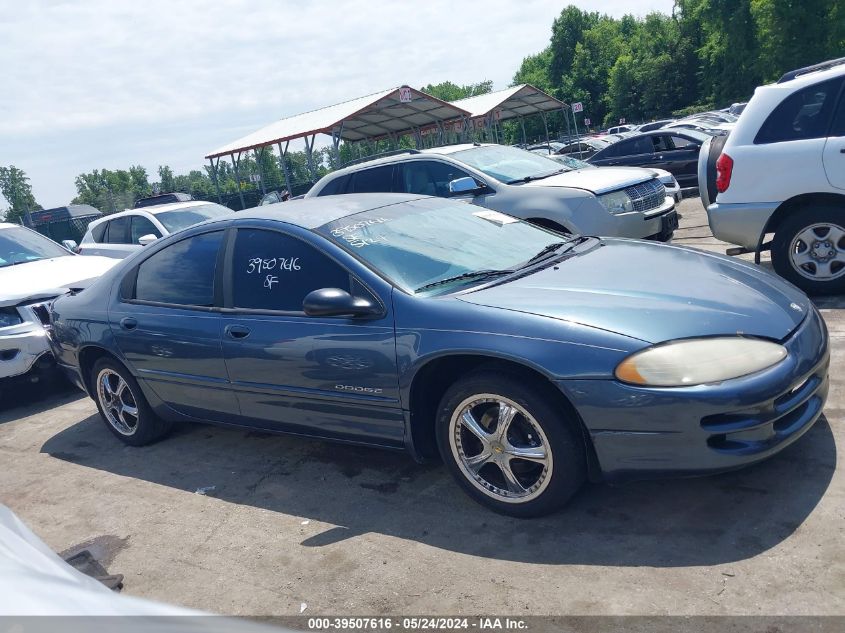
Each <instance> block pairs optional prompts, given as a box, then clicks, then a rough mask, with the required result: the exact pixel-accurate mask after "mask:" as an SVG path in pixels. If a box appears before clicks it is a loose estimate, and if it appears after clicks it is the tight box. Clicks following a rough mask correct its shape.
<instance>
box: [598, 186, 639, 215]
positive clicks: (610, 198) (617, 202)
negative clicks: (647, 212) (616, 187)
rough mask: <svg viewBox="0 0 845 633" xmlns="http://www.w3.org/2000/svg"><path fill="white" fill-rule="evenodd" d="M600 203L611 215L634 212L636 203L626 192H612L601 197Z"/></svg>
mask: <svg viewBox="0 0 845 633" xmlns="http://www.w3.org/2000/svg"><path fill="white" fill-rule="evenodd" d="M599 202H601V203H602V206H604V208H605V209H607V210H608V211H609V212H610V213H614V214H616V213H628V212H629V211H633V210H634V203H633V202H632V201H631V197H630V196H629V195H628V194H627V193H625V192H624V191H611V192H610V193H606V194H604V195H602V196H599Z"/></svg>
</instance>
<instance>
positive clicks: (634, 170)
mask: <svg viewBox="0 0 845 633" xmlns="http://www.w3.org/2000/svg"><path fill="white" fill-rule="evenodd" d="M652 178H654V174H653V173H652V172H650V171H649V170H647V169H643V168H642V167H600V168H599V169H574V170H572V171H567V172H564V173H562V174H555V175H554V176H549V177H548V178H543V179H542V180H532V181H530V182H527V183H525V185H523V186H525V187H573V188H576V189H585V190H587V191H591V192H592V193H595V194H600V193H606V192H608V191H615V190H617V189H624V188H625V187H630V186H631V185H636V184H639V183H641V182H645V181H647V180H651V179H652Z"/></svg>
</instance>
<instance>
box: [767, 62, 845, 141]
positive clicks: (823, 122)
mask: <svg viewBox="0 0 845 633" xmlns="http://www.w3.org/2000/svg"><path fill="white" fill-rule="evenodd" d="M842 81H843V80H842V78H841V77H837V78H836V79H830V80H828V81H823V82H821V83H818V84H813V85H812V86H807V87H806V88H802V89H801V90H799V91H797V92H795V93H793V94H791V95H789V96H788V97H786V98H785V99H784V100H783V101H781V102H780V104H779V105H778V106H777V107H776V108H775V109H774V110H772V113H771V114H770V115H769V117H768V118H767V119H766V121H765V122H764V123H763V125H762V126H761V127H760V131H759V132H757V137H756V138H755V139H754V143H755V144H756V145H761V144H765V143H781V142H784V141H799V140H806V139H813V138H824V137H825V136H827V133H828V130H829V128H830V119H831V115H832V114H833V109H834V107H835V104H836V100H837V98H838V96H839V92H840V89H841V88H842Z"/></svg>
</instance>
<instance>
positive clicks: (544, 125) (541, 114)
mask: <svg viewBox="0 0 845 633" xmlns="http://www.w3.org/2000/svg"><path fill="white" fill-rule="evenodd" d="M540 116H541V117H542V118H543V129H544V130H545V131H546V145H549V124H548V122H547V121H546V113H545V112H540ZM549 153H550V154H551V153H552V146H551V145H549Z"/></svg>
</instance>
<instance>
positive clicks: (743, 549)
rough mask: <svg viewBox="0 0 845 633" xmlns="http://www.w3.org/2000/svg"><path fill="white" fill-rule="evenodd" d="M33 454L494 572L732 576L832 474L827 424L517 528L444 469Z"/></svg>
mask: <svg viewBox="0 0 845 633" xmlns="http://www.w3.org/2000/svg"><path fill="white" fill-rule="evenodd" d="M41 452H42V453H47V454H49V455H51V456H52V457H54V458H56V459H62V460H65V461H66V462H70V463H73V464H77V465H79V466H83V467H87V468H93V469H97V470H101V471H108V472H110V473H115V474H118V475H122V476H125V477H132V478H135V479H139V480H143V481H148V482H153V483H156V484H159V485H162V486H168V487H170V488H174V489H176V490H181V491H184V492H185V493H190V494H194V493H195V492H197V491H198V490H200V489H205V490H204V493H205V494H207V495H209V496H213V497H217V498H219V499H221V500H224V501H227V502H230V503H235V504H242V505H247V506H253V507H256V508H262V509H266V510H269V511H272V512H279V513H284V514H287V515H292V516H296V517H304V518H307V519H310V520H312V521H320V522H324V523H328V524H331V525H332V526H336V527H331V528H329V529H328V530H326V531H324V532H322V533H321V534H318V535H316V536H312V537H310V538H308V539H306V540H304V541H303V542H302V545H303V546H306V547H321V546H325V545H329V544H332V543H336V542H339V541H342V540H345V539H349V538H354V537H356V536H358V535H360V534H364V533H368V532H374V533H380V534H386V535H389V536H395V537H397V538H401V539H408V540H412V541H417V542H420V543H424V544H426V545H430V546H432V547H438V548H442V549H445V550H451V551H454V552H458V553H462V554H468V555H472V556H481V557H489V558H495V559H502V560H510V561H520V562H530V563H543V564H578V565H617V566H643V565H645V566H653V567H676V566H688V565H708V566H709V565H716V564H722V563H730V562H733V561H738V560H743V559H746V558H750V557H753V556H756V555H758V554H761V553H763V552H765V551H766V550H768V549H770V548H772V547H774V546H776V545H777V544H778V543H780V542H781V541H783V540H784V539H785V538H787V537H788V536H789V535H790V534H792V533H793V532H794V531H795V530H796V529H797V528H798V526H800V525H801V523H802V522H803V521H804V520H805V519H806V518H807V517H808V516H809V515H810V513H811V512H812V510H813V508H814V507H815V506H816V505H817V503H818V502H819V500H820V499H821V498H822V496H823V495H824V493H825V490H826V489H827V487H828V485H829V483H830V481H831V478H832V476H833V472H834V469H835V467H836V447H835V443H834V439H833V436H832V433H831V429H830V426H829V425H828V422H827V420H826V419H825V418H824V417H822V418H821V419H820V420H819V421H818V422H817V423H816V425H815V427H814V428H813V429H811V430H810V431H809V432H808V433H807V434H806V435H805V436H804V437H803V438H801V439H800V440H799V441H798V442H796V443H795V444H794V445H792V446H790V447H789V448H787V449H786V450H785V451H783V452H782V453H781V454H779V455H777V456H775V457H774V458H772V459H770V460H768V461H766V462H763V463H761V464H758V465H756V466H753V467H750V468H747V469H744V470H740V471H735V472H732V473H726V474H722V475H717V476H713V477H707V478H698V479H683V480H663V481H650V482H634V483H629V484H625V485H621V486H609V485H605V484H589V485H587V486H585V488H584V489H583V490H582V491H581V492H580V493H579V494H578V495H577V496H576V498H575V499H573V501H572V502H571V503H570V504H569V505H568V506H567V507H566V509H565V510H563V511H562V512H560V513H557V514H555V515H552V516H549V517H544V518H539V519H530V520H519V519H513V518H510V517H504V516H500V515H497V514H494V513H492V512H490V511H488V510H486V509H484V508H482V507H481V506H479V505H476V504H475V503H474V502H473V501H471V500H470V499H469V498H468V497H466V496H465V495H464V494H463V493H462V491H461V490H460V488H459V487H458V486H457V484H455V483H454V482H453V481H452V480H451V479H450V478H449V476H448V474H447V473H446V471H445V469H444V468H443V467H442V465H439V464H429V465H422V466H421V465H418V464H415V463H413V462H412V461H411V460H410V459H409V458H408V457H407V456H405V455H404V454H402V453H392V452H388V451H381V450H376V449H369V448H361V447H353V446H343V445H338V444H332V443H327V442H320V441H317V440H311V439H306V438H298V437H292V436H281V435H269V434H265V433H257V432H252V431H245V430H238V429H228V428H219V427H212V426H205V425H185V426H181V427H179V428H177V430H176V431H175V432H174V433H173V434H172V435H171V436H170V437H168V438H167V439H165V440H163V441H161V442H159V443H158V444H155V445H151V446H147V447H143V448H131V447H124V446H123V445H122V444H121V443H120V442H119V441H118V440H117V439H116V438H114V437H113V436H112V435H111V434H110V433H109V431H108V430H107V429H106V428H105V426H104V424H103V422H102V421H101V420H100V418H99V417H98V416H96V415H95V416H90V417H88V418H87V419H85V420H83V421H81V422H78V423H76V424H74V425H72V426H70V427H68V428H66V429H65V430H63V431H61V432H60V433H58V434H57V435H55V436H53V437H52V438H50V439H49V440H48V441H47V442H46V443H45V444H44V445H43V446H42V449H41ZM177 498H178V497H176V496H174V497H173V499H174V503H176V502H177V501H176V499H177Z"/></svg>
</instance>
